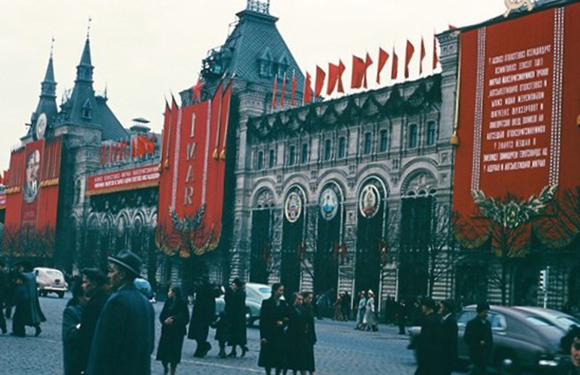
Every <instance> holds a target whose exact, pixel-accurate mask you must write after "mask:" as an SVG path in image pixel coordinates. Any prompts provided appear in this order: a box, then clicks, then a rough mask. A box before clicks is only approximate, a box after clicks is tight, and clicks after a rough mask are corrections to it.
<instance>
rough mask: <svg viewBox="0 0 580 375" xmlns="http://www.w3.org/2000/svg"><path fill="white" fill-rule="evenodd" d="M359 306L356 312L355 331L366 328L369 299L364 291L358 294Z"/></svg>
mask: <svg viewBox="0 0 580 375" xmlns="http://www.w3.org/2000/svg"><path fill="white" fill-rule="evenodd" d="M358 297H359V300H358V306H357V312H356V327H355V328H354V329H359V330H362V329H363V328H364V317H365V312H366V307H367V298H366V294H365V292H364V290H361V291H360V292H358Z"/></svg>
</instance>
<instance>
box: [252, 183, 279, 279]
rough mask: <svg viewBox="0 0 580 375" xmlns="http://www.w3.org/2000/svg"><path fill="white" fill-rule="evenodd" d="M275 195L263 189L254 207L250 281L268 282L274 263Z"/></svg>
mask: <svg viewBox="0 0 580 375" xmlns="http://www.w3.org/2000/svg"><path fill="white" fill-rule="evenodd" d="M273 205H274V195H273V193H272V191H270V190H268V189H263V190H261V191H260V192H259V193H258V195H257V197H256V199H255V202H254V205H253V208H252V234H251V241H252V243H251V248H250V281H251V282H253V283H261V284H268V279H269V277H270V270H271V264H272V241H273V235H272V227H273V225H272V224H273V223H272V219H273V215H272V208H273Z"/></svg>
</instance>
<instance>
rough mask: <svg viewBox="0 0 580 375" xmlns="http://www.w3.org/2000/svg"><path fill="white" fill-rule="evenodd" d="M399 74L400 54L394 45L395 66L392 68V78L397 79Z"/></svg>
mask: <svg viewBox="0 0 580 375" xmlns="http://www.w3.org/2000/svg"><path fill="white" fill-rule="evenodd" d="M398 75H399V56H397V53H396V52H395V47H393V67H392V68H391V79H392V80H395V79H397V76H398Z"/></svg>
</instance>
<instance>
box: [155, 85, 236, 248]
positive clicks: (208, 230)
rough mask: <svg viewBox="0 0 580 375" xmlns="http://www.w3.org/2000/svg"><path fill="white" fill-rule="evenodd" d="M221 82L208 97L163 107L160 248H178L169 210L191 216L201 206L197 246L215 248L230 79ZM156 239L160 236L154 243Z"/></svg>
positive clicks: (217, 239)
mask: <svg viewBox="0 0 580 375" xmlns="http://www.w3.org/2000/svg"><path fill="white" fill-rule="evenodd" d="M224 86H225V85H224V82H222V83H221V84H220V85H219V87H218V88H217V90H216V92H215V94H214V96H213V98H212V99H211V100H206V101H203V102H200V103H196V104H193V105H190V106H187V107H182V108H179V107H178V106H177V104H176V103H175V101H173V102H172V105H171V108H169V107H166V111H165V121H164V129H163V134H164V139H163V147H164V149H163V153H162V158H161V163H160V170H161V177H160V180H159V211H158V212H159V223H158V233H157V242H158V245H159V246H160V247H163V248H164V249H165V251H168V252H175V251H180V252H181V254H182V255H183V256H187V254H185V253H183V250H184V248H187V247H188V246H185V245H184V244H183V243H180V240H181V241H183V235H181V239H176V238H173V239H172V240H169V241H168V240H167V239H168V238H172V234H174V232H175V231H174V228H173V224H172V218H171V214H170V212H171V210H174V211H175V214H176V215H177V216H178V217H179V218H180V219H181V220H183V219H185V218H191V217H193V216H194V215H195V214H196V213H197V212H198V211H199V209H200V208H201V207H202V206H203V207H204V215H203V220H202V225H201V226H200V232H202V231H203V232H204V233H200V234H201V236H202V237H203V243H199V241H197V242H198V243H197V246H196V247H197V248H198V249H197V250H198V251H202V250H203V251H205V250H207V249H213V248H215V247H216V246H217V245H218V243H219V239H220V234H221V225H222V223H221V221H222V211H223V202H224V177H225V157H224V156H223V155H225V154H224V153H223V152H222V151H223V149H224V148H225V141H224V139H225V137H226V131H227V128H228V127H227V121H228V119H229V111H230V97H231V88H232V85H231V82H230V83H229V84H228V85H227V87H224ZM160 242H164V243H163V244H160Z"/></svg>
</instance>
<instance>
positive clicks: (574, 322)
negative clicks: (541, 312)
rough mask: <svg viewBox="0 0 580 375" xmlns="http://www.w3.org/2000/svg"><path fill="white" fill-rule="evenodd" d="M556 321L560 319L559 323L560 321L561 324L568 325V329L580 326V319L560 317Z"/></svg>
mask: <svg viewBox="0 0 580 375" xmlns="http://www.w3.org/2000/svg"><path fill="white" fill-rule="evenodd" d="M556 319H558V321H560V322H561V323H563V324H565V325H567V326H568V327H571V326H574V325H576V326H580V321H579V320H578V319H575V318H572V317H569V316H559V317H557V318H556Z"/></svg>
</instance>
